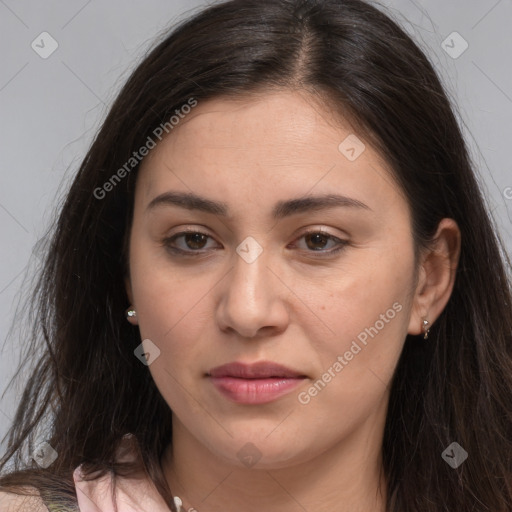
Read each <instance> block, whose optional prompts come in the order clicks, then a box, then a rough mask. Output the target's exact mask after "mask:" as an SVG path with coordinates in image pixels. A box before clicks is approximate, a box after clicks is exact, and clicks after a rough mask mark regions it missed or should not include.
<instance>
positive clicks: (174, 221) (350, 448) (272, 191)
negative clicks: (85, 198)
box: [126, 90, 460, 512]
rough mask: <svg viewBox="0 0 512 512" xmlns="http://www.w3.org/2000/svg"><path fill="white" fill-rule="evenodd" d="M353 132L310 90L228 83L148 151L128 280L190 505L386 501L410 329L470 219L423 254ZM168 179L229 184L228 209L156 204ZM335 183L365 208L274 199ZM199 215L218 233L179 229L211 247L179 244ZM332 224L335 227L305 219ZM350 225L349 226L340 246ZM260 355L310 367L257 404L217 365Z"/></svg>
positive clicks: (380, 504) (223, 195)
mask: <svg viewBox="0 0 512 512" xmlns="http://www.w3.org/2000/svg"><path fill="white" fill-rule="evenodd" d="M352 133H354V132H353V130H352V128H351V126H350V124H349V123H348V121H347V120H340V119H339V118H336V119H335V118H334V117H333V115H332V114H331V111H330V110H327V109H326V108H325V107H324V106H322V104H321V103H319V102H318V101H317V100H316V99H315V98H314V97H313V96H311V95H309V94H307V93H306V92H297V91H286V90H283V91H272V92H269V91H267V92H266V93H265V94H259V95H252V96H247V97H245V98H242V99H240V98H239V99H237V100H234V99H232V98H217V99H214V100H209V101H205V102H203V103H201V102H200V103H199V104H198V106H196V107H195V108H194V109H193V111H192V112H191V113H190V114H188V115H187V117H186V118H185V119H184V120H182V121H180V123H179V125H177V126H176V127H175V128H174V129H173V131H172V132H171V133H170V134H169V136H167V137H166V138H164V139H163V141H162V142H161V143H159V145H158V146H157V147H156V148H155V149H153V150H152V151H151V152H150V154H149V155H148V156H147V157H146V159H145V160H144V161H143V163H142V166H141V169H140V173H139V175H138V177H137V185H136V194H135V209H134V217H133V225H132V230H131V238H130V254H129V261H130V275H129V278H127V281H126V289H127V293H128V297H129V299H130V301H131V303H132V304H133V306H134V308H135V309H136V311H137V317H136V318H131V319H130V320H129V321H130V322H131V323H133V324H134V325H138V326H139V329H140V333H141V339H143V340H144V339H150V340H151V341H152V342H153V343H154V344H155V345H156V346H157V347H158V349H159V350H160V355H159V357H157V358H156V359H155V360H154V362H152V363H151V364H150V365H149V371H150V372H151V374H152V376H153V378H154V380H155V383H156V385H157V386H158V389H159V390H160V392H161V394H162V396H163V397H164V399H165V400H166V402H167V403H168V405H169V407H170V408H171V409H172V411H173V446H169V448H168V450H167V451H166V453H165V456H164V457H163V458H162V466H163V468H164V472H165V474H166V478H167V480H168V482H169V484H170V486H171V489H172V490H173V493H174V494H177V495H179V496H180V497H181V498H182V500H183V503H184V508H185V510H188V509H189V508H190V507H194V508H195V509H196V510H198V511H199V512H208V511H218V510H223V511H226V512H230V511H239V510H244V511H261V510H271V511H277V510H279V511H280V512H303V511H304V510H308V511H313V510H315V511H321V512H323V511H328V510H329V511H332V510H337V511H339V512H345V511H346V512H348V511H351V512H357V511H367V510H373V511H383V510H384V500H385V498H386V482H385V478H384V477H383V476H382V475H381V473H380V471H381V464H382V459H381V445H382V436H383V431H384V424H385V418H386V411H387V405H388V399H389V384H390V381H391V378H392V376H393V372H394V369H395V367H396V364H397V361H398V358H399V355H400V352H401V350H402V347H403V344H404V341H405V337H406V335H407V334H414V335H419V334H422V330H421V329H422V321H423V319H424V318H427V319H428V321H429V322H430V324H431V325H432V324H433V323H435V320H436V319H437V318H438V316H439V315H440V313H441V312H442V310H443V309H444V307H445V305H446V303H447V301H448V299H449V297H450V294H451V291H452V288H453V283H454V278H455V269H456V266H457V262H458V256H459V251H460V233H459V230H458V227H457V225H456V223H455V222H454V221H453V220H451V219H443V221H442V222H441V223H440V225H439V229H438V233H437V235H438V242H437V244H436V246H433V247H432V250H429V251H425V252H423V253H421V255H420V259H419V260H418V262H415V259H414V251H413V249H414V248H413V239H412V233H411V217H410V211H409V208H408V205H407V203H406V201H405V199H404V197H403V195H402V193H401V190H400V189H399V187H398V186H397V185H396V183H395V182H394V180H393V178H392V176H391V173H390V170H389V168H388V167H387V165H386V163H385V162H384V161H383V159H382V158H381V157H380V156H379V154H377V153H376V152H375V151H374V150H373V149H372V147H371V146H370V144H369V143H368V142H367V141H366V140H365V138H364V136H363V135H360V134H358V135H357V136H358V137H359V139H360V140H361V141H363V142H364V143H365V145H366V149H365V150H364V151H363V152H362V154H361V155H360V156H359V157H358V158H357V159H356V160H355V161H349V159H347V158H346V156H345V155H344V154H342V153H341V152H340V150H339V149H338V146H339V144H340V142H342V141H343V140H344V139H345V138H346V137H347V136H348V135H350V134H352ZM170 190H173V191H181V192H194V193H196V194H199V195H201V196H205V197H207V198H209V199H211V200H216V201H222V202H225V203H226V204H227V206H228V207H229V211H230V216H229V217H226V218H224V217H222V216H220V215H214V214H211V213H205V212H200V211H196V210H187V209H183V208H179V207H177V206H173V205H160V206H158V207H155V208H152V209H149V210H148V209H147V208H148V205H149V203H150V202H151V201H152V200H153V199H154V198H155V197H157V196H158V195H160V194H162V193H164V192H167V191H170ZM327 193H338V194H342V195H344V196H347V197H350V198H353V199H357V200H358V201H361V202H362V203H364V204H365V205H367V206H368V209H365V208H355V207H347V206H345V207H336V208H330V209H321V210H317V211H308V212H299V213H298V214H295V215H293V216H290V217H286V218H283V219H281V220H278V221H275V220H274V219H272V218H271V216H270V213H271V211H272V208H273V207H274V205H275V203H276V202H278V201H281V200H288V199H292V198H300V197H303V196H305V195H306V194H308V195H321V194H327ZM185 228H193V229H194V228H195V229H197V230H198V231H199V232H202V233H205V234H206V235H208V237H210V238H206V239H199V241H197V240H194V239H193V238H192V239H187V238H186V237H181V238H179V239H176V240H174V246H175V247H179V248H181V249H183V250H186V251H187V250H188V251H189V253H192V252H193V251H196V252H201V251H202V254H203V255H202V256H199V257H194V256H182V257H180V256H176V255H173V254H172V253H171V252H170V251H169V250H168V249H167V248H166V247H165V243H164V242H163V240H164V239H166V238H169V237H170V236H172V235H174V234H177V233H180V232H181V231H183V229H185ZM320 228H321V229H322V230H324V231H327V232H328V234H329V235H331V236H332V237H334V238H333V239H329V238H327V239H324V240H322V239H320V241H318V239H315V238H314V237H313V238H311V237H308V236H304V232H306V231H308V230H310V229H311V230H318V229H320ZM248 236H251V237H253V238H254V239H255V240H256V241H257V242H258V243H259V245H260V246H261V247H262V249H263V252H262V253H261V254H260V255H259V257H258V258H257V259H256V260H255V261H253V262H252V263H247V262H246V261H245V260H244V259H243V258H242V257H240V256H239V255H238V253H237V252H236V248H237V247H238V246H239V245H240V244H241V242H242V241H243V240H244V239H245V238H246V237H248ZM336 239H339V240H345V241H347V242H348V244H347V245H345V246H344V248H343V249H342V250H341V251H340V252H338V253H337V254H332V255H331V256H329V255H328V253H329V251H330V250H332V249H333V248H335V247H337V240H336ZM187 241H188V245H187ZM170 243H171V244H172V242H170ZM315 249H316V250H315ZM322 252H323V253H324V254H325V257H323V258H322V257H321V253H322ZM397 303H398V304H399V305H400V306H401V310H400V312H397V313H396V315H395V316H394V318H393V319H391V320H389V319H388V322H385V325H384V327H383V328H381V329H380V330H378V334H377V335H375V336H374V337H373V338H370V337H368V342H367V345H366V346H364V348H363V349H362V350H361V351H360V352H358V353H357V355H355V356H354V357H353V358H352V359H351V360H350V361H347V365H346V366H344V367H343V369H342V371H339V372H338V373H336V372H334V373H335V375H336V376H335V377H334V378H331V380H330V382H329V383H328V384H327V385H326V386H325V387H324V388H323V389H322V390H321V391H320V392H318V393H317V394H316V395H315V396H313V397H311V399H310V401H309V402H308V403H307V404H303V403H300V402H299V400H298V395H299V393H301V392H307V390H308V389H310V388H311V386H312V385H313V384H314V383H315V382H317V381H318V380H319V379H321V378H322V375H324V374H325V372H326V371H327V370H328V369H329V368H332V366H333V364H334V363H335V362H336V361H337V357H338V356H339V355H341V356H343V354H345V352H347V351H348V350H350V347H351V344H352V342H353V341H354V340H357V336H358V334H360V333H361V332H363V331H364V330H365V328H369V327H370V326H375V325H376V322H377V321H378V320H379V319H381V318H382V317H381V315H383V314H384V315H385V314H386V311H388V310H389V309H390V308H391V309H392V306H393V304H395V305H396V304H397ZM386 318H387V317H386ZM379 325H380V324H379ZM418 343H424V341H423V339H422V337H418ZM360 345H361V344H360ZM261 360H270V361H275V362H278V363H281V364H283V365H285V366H288V367H290V368H293V369H295V370H298V371H300V372H301V373H302V374H304V375H306V376H307V377H308V378H307V379H305V380H304V381H303V382H302V383H301V384H300V386H299V387H298V388H296V389H295V390H293V391H292V392H291V393H289V394H287V395H285V396H282V397H281V398H279V399H277V400H275V401H273V402H270V403H267V404H260V405H247V404H237V403H234V402H232V401H230V400H228V399H227V398H225V397H224V396H223V395H221V394H220V393H219V392H218V391H217V390H216V388H215V387H214V386H213V385H212V384H211V381H210V380H209V378H208V377H206V376H205V374H206V373H207V372H208V371H209V370H210V369H211V368H213V367H216V366H218V365H221V364H224V363H227V362H232V361H242V362H246V363H251V362H256V361H261ZM331 375H332V374H331ZM302 396H304V394H303V395H302ZM246 443H252V444H253V445H254V446H255V447H256V448H257V451H258V453H259V455H260V456H261V458H260V459H259V461H258V462H257V464H255V465H253V466H251V467H247V466H246V465H245V464H244V463H243V462H242V460H241V459H240V458H239V456H238V455H237V453H238V452H239V450H240V449H241V448H242V447H244V445H246ZM379 475H381V478H379Z"/></svg>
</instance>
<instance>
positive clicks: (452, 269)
mask: <svg viewBox="0 0 512 512" xmlns="http://www.w3.org/2000/svg"><path fill="white" fill-rule="evenodd" d="M460 240H461V237H460V230H459V227H458V225H457V223H456V222H455V221H454V220H453V219H449V218H445V219H443V220H442V221H441V222H440V223H439V226H438V228H437V232H436V235H435V238H434V242H433V245H432V247H431V248H430V249H428V250H427V251H426V252H425V253H424V254H423V255H422V257H421V263H420V268H419V274H418V284H417V286H416V291H415V292H414V298H413V307H412V310H411V318H410V322H409V328H408V331H407V332H408V333H409V334H414V335H417V334H422V332H423V330H422V326H423V319H426V320H428V321H429V322H430V325H432V324H433V323H434V322H435V321H436V319H437V318H439V315H440V314H441V313H442V311H443V309H444V308H445V306H446V304H447V303H448V300H449V299H450V296H451V294H452V290H453V286H454V284H455V275H456V271H457V265H458V263H459V257H460V244H461V241H460Z"/></svg>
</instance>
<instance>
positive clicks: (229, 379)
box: [206, 361, 307, 404]
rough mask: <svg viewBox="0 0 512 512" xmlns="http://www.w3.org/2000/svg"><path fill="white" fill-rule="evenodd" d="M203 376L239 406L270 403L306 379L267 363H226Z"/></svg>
mask: <svg viewBox="0 0 512 512" xmlns="http://www.w3.org/2000/svg"><path fill="white" fill-rule="evenodd" d="M206 376H207V377H209V379H210V380H211V382H212V384H213V385H214V386H215V388H216V389H217V390H218V391H219V392H220V393H221V394H222V396H224V397H225V398H228V399H229V400H231V401H232V402H235V403H239V404H263V403H268V402H272V401H274V400H277V399H278V398H280V397H281V396H283V395H285V394H287V393H289V392H291V391H292V390H293V389H294V388H296V387H297V386H298V385H299V384H300V383H302V382H303V380H304V379H306V378H307V376H306V375H304V374H302V373H300V372H298V371H295V370H292V369H290V368H287V367H285V366H283V365H280V364H277V363H273V362H268V361H262V362H259V363H255V364H250V365H247V364H244V363H239V362H235V363H229V364H225V365H222V366H218V367H216V368H213V369H212V370H210V372H209V373H207V374H206Z"/></svg>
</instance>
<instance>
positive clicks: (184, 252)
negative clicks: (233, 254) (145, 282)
mask: <svg viewBox="0 0 512 512" xmlns="http://www.w3.org/2000/svg"><path fill="white" fill-rule="evenodd" d="M196 234H197V235H204V236H206V237H208V238H212V237H211V236H210V235H208V234H207V233H203V232H201V231H197V230H194V229H191V230H187V231H180V232H179V233H176V234H175V235H172V236H171V237H168V238H165V239H164V240H162V245H163V246H164V247H165V248H166V249H167V250H168V251H170V252H171V253H173V254H174V255H176V256H180V257H181V256H183V257H192V258H194V257H195V258H197V257H199V256H204V254H205V252H207V251H208V249H203V250H197V251H194V250H188V251H187V250H183V249H179V248H177V247H174V246H172V245H171V244H172V242H174V241H175V240H176V239H178V238H181V237H182V236H184V235H196ZM308 235H324V236H325V237H326V238H327V239H329V240H334V241H336V242H338V247H336V248H334V249H331V250H329V251H322V250H318V251H313V250H310V251H306V252H309V253H314V254H315V258H328V257H331V256H333V255H335V254H337V253H339V252H340V251H342V250H343V249H345V247H346V246H347V245H348V244H349V242H348V241H346V240H341V239H340V238H337V237H335V236H333V235H331V234H330V233H328V232H327V231H323V230H321V229H314V230H311V231H306V232H305V233H302V235H301V236H300V237H299V238H298V239H297V240H300V239H301V238H303V237H305V236H308Z"/></svg>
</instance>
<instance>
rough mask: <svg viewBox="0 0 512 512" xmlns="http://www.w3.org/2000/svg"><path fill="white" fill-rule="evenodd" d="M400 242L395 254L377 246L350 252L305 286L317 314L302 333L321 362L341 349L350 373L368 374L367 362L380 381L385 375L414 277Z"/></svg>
mask: <svg viewBox="0 0 512 512" xmlns="http://www.w3.org/2000/svg"><path fill="white" fill-rule="evenodd" d="M403 247H407V245H406V244H405V243H404V245H402V251H401V253H400V254H398V255H397V252H396V251H392V250H389V251H382V250H377V249H375V250H371V249H368V250H365V251H361V252H358V253H357V254H355V253H354V255H353V257H351V258H347V260H346V265H344V267H343V271H342V272H337V273H335V274H333V276H332V277H331V278H330V279H329V280H325V281H324V282H323V283H322V284H321V285H319V284H317V285H316V286H313V285H312V283H308V284H307V285H306V286H305V288H304V293H306V288H307V289H308V291H307V293H308V295H309V297H310V298H311V301H312V303H313V304H314V305H315V306H314V308H315V309H316V311H317V312H318V318H319V319H320V320H321V322H316V324H315V325H316V327H315V329H316V333H313V332H310V333H309V336H308V337H309V339H310V341H311V342H312V343H314V344H315V347H314V350H315V352H316V353H317V354H319V355H320V361H321V365H322V367H323V368H325V369H328V368H330V367H331V366H332V365H333V363H334V362H335V361H337V357H338V356H339V355H341V356H343V355H344V354H345V353H346V354H347V358H346V359H347V360H349V363H348V365H347V369H349V371H345V369H344V373H345V374H347V375H351V376H352V377H351V378H353V379H359V378H363V377H368V375H371V372H370V370H371V369H372V368H375V369H376V371H378V372H379V375H381V378H382V379H383V380H384V381H386V382H387V381H388V380H389V379H390V378H391V376H392V373H393V370H394V367H395V365H396V362H397V360H398V357H399V355H400V352H401V349H402V346H403V341H404V339H405V336H406V334H407V328H408V324H409V311H410V307H411V289H412V287H413V277H414V257H413V252H412V250H411V251H410V252H408V251H406V250H405V251H404V250H403ZM369 372H370V373H369Z"/></svg>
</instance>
